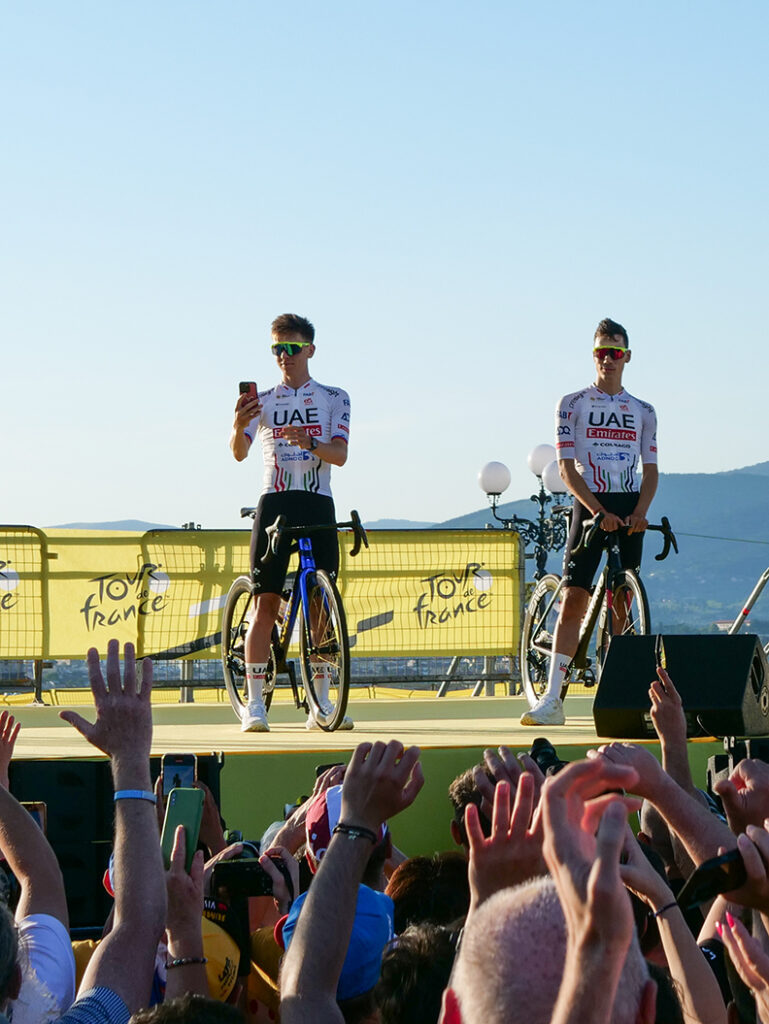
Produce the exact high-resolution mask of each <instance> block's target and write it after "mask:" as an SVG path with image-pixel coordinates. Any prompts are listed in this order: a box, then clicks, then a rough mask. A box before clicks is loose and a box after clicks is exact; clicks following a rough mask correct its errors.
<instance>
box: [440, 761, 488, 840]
mask: <svg viewBox="0 0 769 1024" xmlns="http://www.w3.org/2000/svg"><path fill="white" fill-rule="evenodd" d="M477 767H479V768H481V770H482V771H484V772H485V773H486V775H487V776H488V777H489V778H490V779H492V780H493V779H494V776H493V775H492V774H491V772H490V771H489V769H488V767H487V766H486V765H485V764H480V765H478V766H477ZM473 771H474V769H473V768H468V769H467V771H464V772H462V774H461V775H457V777H456V778H455V779H454V781H453V782H452V783H451V784H450V785H449V800H450V801H451V806H452V808H453V811H454V816H453V818H452V821H451V838H452V839H453V840H454V842H455V843H456V844H457V846H461V847H463V848H464V850H466V851H467V850H469V849H470V843H469V842H468V839H467V832H466V831H465V808H466V807H467V805H468V804H475V806H476V807H477V808H478V818H479V820H480V823H481V829H482V830H483V834H484V835H485V836H487V837H488V836H489V835H491V822H490V821H489V819H488V818H487V817H486V815H485V814H483V813H482V812H481V800H482V797H481V792H480V790H479V789H478V787H477V786H476V784H475V779H474V778H473Z"/></svg>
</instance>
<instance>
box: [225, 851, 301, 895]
mask: <svg viewBox="0 0 769 1024" xmlns="http://www.w3.org/2000/svg"><path fill="white" fill-rule="evenodd" d="M270 860H271V861H272V862H273V864H274V865H275V866H276V867H277V869H278V871H280V873H281V874H282V875H283V877H284V878H285V879H286V881H287V883H288V888H289V892H291V891H292V889H293V886H292V884H291V876H290V875H289V873H288V868H287V867H286V865H285V864H284V863H283V860H282V859H281V858H280V857H270ZM213 887H214V889H213V891H214V892H217V891H218V890H219V889H220V888H224V889H226V890H227V893H228V894H229V896H230V897H233V896H272V877H271V876H270V875H268V874H267V872H266V871H265V870H264V868H263V867H262V865H261V864H260V863H259V861H258V860H256V858H253V857H248V858H244V859H241V860H221V861H219V863H218V864H217V865H216V867H215V868H214V878H213Z"/></svg>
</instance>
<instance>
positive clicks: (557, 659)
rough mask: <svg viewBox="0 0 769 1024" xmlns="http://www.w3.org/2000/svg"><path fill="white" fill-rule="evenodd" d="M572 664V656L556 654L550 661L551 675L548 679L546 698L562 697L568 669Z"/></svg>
mask: <svg viewBox="0 0 769 1024" xmlns="http://www.w3.org/2000/svg"><path fill="white" fill-rule="evenodd" d="M570 664H571V655H570V654H557V653H556V654H554V655H553V656H552V658H551V659H550V673H549V675H548V677H547V693H546V694H545V696H546V697H560V696H561V687H562V686H563V680H564V677H565V675H566V669H567V668H568V667H569V665H570Z"/></svg>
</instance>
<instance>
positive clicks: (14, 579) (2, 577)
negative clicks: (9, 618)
mask: <svg viewBox="0 0 769 1024" xmlns="http://www.w3.org/2000/svg"><path fill="white" fill-rule="evenodd" d="M18 588H19V574H18V573H17V572H16V570H15V569H14V568H13V566H12V565H11V563H10V562H5V561H3V559H1V558H0V612H9V611H10V610H11V609H12V608H15V607H16V605H17V604H18V600H19V595H18V593H17V591H18Z"/></svg>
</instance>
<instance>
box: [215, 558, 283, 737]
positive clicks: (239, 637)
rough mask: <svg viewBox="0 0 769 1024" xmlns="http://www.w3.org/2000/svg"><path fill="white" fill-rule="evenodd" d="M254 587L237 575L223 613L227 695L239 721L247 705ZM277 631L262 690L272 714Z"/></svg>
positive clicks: (224, 674) (223, 666) (265, 702)
mask: <svg viewBox="0 0 769 1024" xmlns="http://www.w3.org/2000/svg"><path fill="white" fill-rule="evenodd" d="M252 597H253V585H252V583H251V580H250V579H249V577H248V576H238V578H237V579H236V580H235V581H234V583H233V584H232V586H231V587H230V589H229V590H228V591H227V598H226V600H225V602H224V611H223V612H222V675H223V676H224V685H225V687H226V689H227V696H228V697H229V698H230V704H232V708H233V710H234V712H235V714H236V715H237V716H238V718H242V716H243V709H244V708H245V706H246V704H247V703H248V690H247V687H246V651H245V643H246V632H247V630H248V623H249V619H248V611H249V607H250V606H251V603H252ZM277 639H278V631H277V629H276V628H274V627H273V631H272V643H271V644H270V660H269V662H268V664H267V671H266V674H265V685H264V687H263V689H262V697H263V699H264V707H265V710H266V711H269V709H270V704H271V703H272V694H273V691H274V689H275V679H276V676H277V664H278V650H277Z"/></svg>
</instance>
